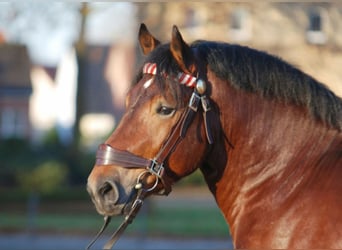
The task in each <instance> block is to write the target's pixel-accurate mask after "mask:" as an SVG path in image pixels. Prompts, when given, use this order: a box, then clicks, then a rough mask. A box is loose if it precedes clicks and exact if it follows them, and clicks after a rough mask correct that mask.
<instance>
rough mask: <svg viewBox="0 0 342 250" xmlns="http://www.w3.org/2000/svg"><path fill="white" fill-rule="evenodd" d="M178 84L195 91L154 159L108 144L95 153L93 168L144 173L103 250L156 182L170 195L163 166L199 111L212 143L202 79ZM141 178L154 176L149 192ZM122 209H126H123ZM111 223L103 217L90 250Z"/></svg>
mask: <svg viewBox="0 0 342 250" xmlns="http://www.w3.org/2000/svg"><path fill="white" fill-rule="evenodd" d="M143 73H147V74H152V75H155V74H156V65H155V64H146V65H145V67H144V70H143ZM178 81H179V82H180V83H181V84H184V85H186V86H189V87H192V88H194V91H193V93H192V95H191V97H190V100H189V103H188V106H187V107H186V109H185V111H184V112H183V114H182V115H181V117H180V118H179V120H178V122H177V123H176V125H175V127H174V128H173V130H172V131H171V133H170V135H169V136H168V138H167V139H166V141H165V143H164V144H163V146H162V147H161V149H160V150H159V152H158V153H157V155H156V156H155V157H154V158H153V159H146V158H144V157H141V156H138V155H135V154H133V153H131V152H128V151H122V150H118V149H115V148H113V147H111V146H110V145H108V144H101V145H99V148H98V150H97V153H96V165H98V166H103V165H117V166H120V167H123V168H129V169H145V170H146V171H144V172H142V173H141V174H140V175H139V176H138V178H137V183H136V186H135V187H134V188H133V189H132V192H131V195H130V198H129V199H128V201H127V203H126V205H128V203H129V202H131V199H132V196H135V199H134V201H133V202H132V205H131V207H130V209H129V212H128V214H127V215H126V217H125V220H124V222H123V223H122V224H121V225H120V227H119V228H118V229H117V231H116V232H115V233H114V234H113V235H112V237H111V239H110V240H109V241H108V242H107V244H106V245H105V246H104V249H111V248H112V247H113V245H114V244H115V242H116V241H117V240H118V238H119V237H120V235H121V234H122V233H123V231H124V229H125V228H126V227H127V225H128V224H130V223H131V222H132V220H133V218H134V217H135V216H136V214H137V213H138V211H139V209H140V207H141V206H142V204H143V200H144V198H145V196H146V194H147V193H148V192H151V191H153V190H154V189H155V188H156V187H157V185H158V183H159V181H160V182H161V183H162V186H163V189H162V190H161V192H160V193H159V194H161V195H168V194H169V193H170V192H171V184H172V183H171V180H170V177H169V176H168V175H167V171H166V170H165V167H164V163H165V162H166V160H167V158H168V157H169V156H170V155H171V153H172V152H173V151H174V150H175V148H176V147H177V145H178V144H179V142H180V141H181V140H182V139H183V138H184V137H185V135H186V132H187V130H188V128H189V127H190V125H191V123H192V121H193V119H194V117H195V115H196V113H197V111H198V110H199V109H200V107H202V108H201V109H202V111H203V120H204V126H205V131H206V137H207V140H208V143H209V144H212V143H213V136H212V131H211V129H210V124H209V119H208V115H207V112H208V111H210V110H211V108H210V101H209V99H208V97H207V96H206V95H205V93H206V83H205V82H204V81H203V80H202V79H197V78H196V77H194V76H191V75H188V74H185V73H181V74H179V75H178ZM144 175H153V176H155V179H156V182H155V184H154V185H153V186H152V187H151V188H148V189H144V188H143V185H142V182H141V181H142V180H141V179H142V178H143V176H144ZM126 205H125V207H126ZM109 222H110V217H108V216H106V217H105V222H104V225H103V227H102V228H101V230H100V231H99V233H98V234H97V236H96V237H95V239H94V240H93V241H92V242H91V243H90V244H89V245H88V247H87V249H89V248H90V247H91V246H92V244H93V243H94V242H95V241H96V240H97V239H98V237H99V236H100V235H101V234H102V232H103V231H104V230H105V228H106V227H107V225H108V224H109Z"/></svg>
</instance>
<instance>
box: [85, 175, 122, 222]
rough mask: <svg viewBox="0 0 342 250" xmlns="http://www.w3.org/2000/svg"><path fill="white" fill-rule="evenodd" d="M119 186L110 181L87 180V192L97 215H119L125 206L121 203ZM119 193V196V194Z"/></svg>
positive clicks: (101, 179)
mask: <svg viewBox="0 0 342 250" xmlns="http://www.w3.org/2000/svg"><path fill="white" fill-rule="evenodd" d="M120 189H121V188H119V185H118V184H117V183H116V182H115V181H114V180H112V179H108V178H97V179H96V180H94V179H92V178H91V176H90V178H89V179H88V184H87V191H88V193H89V195H90V197H91V199H92V201H93V203H94V205H95V207H96V210H97V212H98V213H99V214H101V215H104V216H113V215H120V214H122V213H123V208H124V206H125V204H124V203H122V200H123V197H122V196H124V194H122V192H120ZM120 193H121V194H120Z"/></svg>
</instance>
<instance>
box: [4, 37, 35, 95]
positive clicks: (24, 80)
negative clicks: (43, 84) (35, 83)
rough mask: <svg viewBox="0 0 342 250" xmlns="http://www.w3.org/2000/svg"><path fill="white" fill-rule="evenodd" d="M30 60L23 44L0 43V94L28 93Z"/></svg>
mask: <svg viewBox="0 0 342 250" xmlns="http://www.w3.org/2000/svg"><path fill="white" fill-rule="evenodd" d="M30 68H31V62H30V59H29V56H28V53H27V49H26V47H25V46H23V45H17V44H0V94H1V95H4V94H5V95H13V94H16V93H17V94H29V93H31V91H32V85H31V80H30Z"/></svg>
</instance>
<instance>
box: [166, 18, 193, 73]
mask: <svg viewBox="0 0 342 250" xmlns="http://www.w3.org/2000/svg"><path fill="white" fill-rule="evenodd" d="M170 50H171V53H172V56H173V58H174V59H175V60H176V62H177V63H178V65H179V67H180V68H181V69H182V70H183V72H185V73H187V74H192V73H194V72H195V70H196V67H195V60H194V55H193V53H192V51H191V48H190V47H189V45H187V44H186V42H184V40H183V38H182V35H181V34H180V32H179V30H178V28H177V26H175V25H174V26H173V29H172V39H171V43H170Z"/></svg>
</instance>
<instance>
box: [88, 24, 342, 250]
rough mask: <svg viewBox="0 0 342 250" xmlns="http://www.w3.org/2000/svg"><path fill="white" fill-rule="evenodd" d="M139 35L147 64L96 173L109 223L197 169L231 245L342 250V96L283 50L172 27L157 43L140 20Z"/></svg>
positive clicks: (94, 192)
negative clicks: (196, 36)
mask: <svg viewBox="0 0 342 250" xmlns="http://www.w3.org/2000/svg"><path fill="white" fill-rule="evenodd" d="M139 42H140V46H141V48H142V51H143V53H144V54H145V55H146V58H145V62H144V64H143V65H142V66H141V68H140V70H139V73H138V74H137V76H136V79H135V81H134V85H133V86H132V88H131V89H130V91H129V92H128V94H127V99H126V112H125V114H124V116H123V118H122V120H121V121H120V123H119V125H118V127H117V128H116V129H115V131H114V132H113V134H112V135H111V136H110V137H109V138H108V139H107V140H106V141H105V143H104V144H101V145H100V146H99V149H98V151H97V160H96V164H95V166H94V168H93V170H92V172H91V173H90V175H89V178H88V185H87V189H88V192H89V194H90V196H91V198H92V200H93V202H94V203H95V206H96V209H97V211H98V213H100V214H102V215H104V216H105V219H106V223H107V222H108V221H109V218H110V217H111V216H114V215H122V214H124V215H126V221H125V223H123V224H125V225H124V226H123V227H122V228H124V227H125V226H126V225H127V224H129V223H130V222H131V221H132V219H133V218H134V216H135V214H136V213H137V211H138V210H139V208H140V207H141V205H142V203H143V200H144V199H145V198H146V197H148V196H149V195H152V194H164V195H167V194H168V193H170V192H171V187H172V185H173V184H174V183H175V182H177V181H178V180H179V179H181V178H182V177H184V176H187V175H190V174H191V173H192V172H194V171H195V170H196V169H198V168H199V169H200V170H201V171H202V173H203V176H204V178H205V181H206V183H207V185H208V187H209V189H210V191H211V193H212V194H213V195H214V197H215V199H216V202H217V204H218V206H219V208H220V209H221V211H222V213H223V215H224V217H225V219H226V221H227V223H228V225H229V227H230V232H231V237H232V240H233V244H234V247H235V248H253V249H256V248H264V249H266V248H301V249H309V248H335V249H337V248H342V133H341V130H342V100H341V99H340V98H339V97H337V96H336V95H334V93H333V92H331V91H330V90H329V89H328V88H327V87H325V86H324V85H323V84H322V83H320V82H318V81H316V80H315V79H313V78H312V77H310V76H309V75H307V74H305V73H303V72H302V71H300V70H299V69H297V68H296V67H294V66H291V65H290V64H288V63H286V62H285V61H283V60H282V59H280V58H278V57H275V56H272V55H269V54H267V53H266V52H261V51H257V50H255V49H252V48H249V47H245V46H240V45H232V44H227V43H220V42H212V41H204V40H201V41H195V42H193V43H192V44H190V45H189V44H187V43H186V42H185V41H184V39H183V37H182V35H181V33H180V32H179V30H178V28H177V27H176V26H174V27H173V29H172V36H171V41H170V42H169V43H166V44H161V43H160V41H159V40H158V39H156V38H155V37H154V36H153V35H152V34H151V33H150V32H149V31H148V29H147V28H146V26H145V25H144V24H142V25H141V26H140V30H139ZM104 227H105V226H104ZM122 228H119V229H118V231H123V229H122ZM113 238H115V236H113ZM113 238H112V239H113ZM114 241H115V240H114V239H113V240H112V242H111V244H109V243H108V244H107V245H106V246H105V248H111V247H112V245H113V244H114V243H113V242H114Z"/></svg>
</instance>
